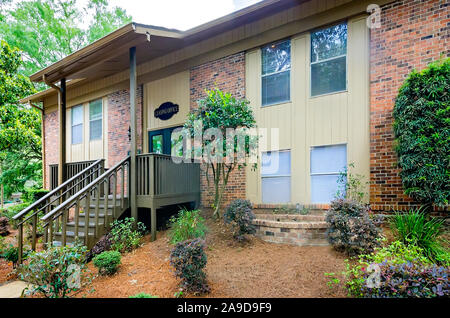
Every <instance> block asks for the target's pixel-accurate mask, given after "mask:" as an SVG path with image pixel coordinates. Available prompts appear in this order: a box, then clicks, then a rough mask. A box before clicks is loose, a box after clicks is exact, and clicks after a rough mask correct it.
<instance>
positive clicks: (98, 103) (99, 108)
mask: <svg viewBox="0 0 450 318" xmlns="http://www.w3.org/2000/svg"><path fill="white" fill-rule="evenodd" d="M102 118H103V104H102V100H101V99H97V100H95V101H92V102H90V103H89V140H99V139H102V134H103V123H102Z"/></svg>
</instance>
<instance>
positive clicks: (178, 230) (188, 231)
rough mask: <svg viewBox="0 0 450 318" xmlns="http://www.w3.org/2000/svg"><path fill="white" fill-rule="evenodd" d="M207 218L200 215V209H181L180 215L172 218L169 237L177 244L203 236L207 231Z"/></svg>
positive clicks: (171, 241)
mask: <svg viewBox="0 0 450 318" xmlns="http://www.w3.org/2000/svg"><path fill="white" fill-rule="evenodd" d="M206 230H207V228H206V225H205V220H204V219H203V218H202V217H201V216H200V211H199V210H193V211H188V210H185V209H183V210H181V211H180V212H179V213H178V216H176V217H172V218H171V219H170V231H169V239H170V243H172V244H176V243H179V242H183V241H186V240H191V239H195V238H203V237H205V233H206Z"/></svg>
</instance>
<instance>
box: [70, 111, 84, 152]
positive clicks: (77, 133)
mask: <svg viewBox="0 0 450 318" xmlns="http://www.w3.org/2000/svg"><path fill="white" fill-rule="evenodd" d="M82 142H83V106H82V105H80V106H75V107H72V145H77V144H81V143H82Z"/></svg>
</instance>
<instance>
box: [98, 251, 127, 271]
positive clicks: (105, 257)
mask: <svg viewBox="0 0 450 318" xmlns="http://www.w3.org/2000/svg"><path fill="white" fill-rule="evenodd" d="M121 259H122V255H121V254H120V252H117V251H106V252H103V253H100V254H99V255H97V256H95V257H94V259H93V260H92V261H93V263H94V266H95V267H97V268H98V273H99V274H100V275H113V274H115V273H116V272H117V270H118V269H119V266H120V261H121Z"/></svg>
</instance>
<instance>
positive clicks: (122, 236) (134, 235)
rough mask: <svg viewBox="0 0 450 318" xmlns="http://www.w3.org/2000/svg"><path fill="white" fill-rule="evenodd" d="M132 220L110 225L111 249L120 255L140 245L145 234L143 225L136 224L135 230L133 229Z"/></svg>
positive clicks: (126, 219) (117, 221)
mask: <svg viewBox="0 0 450 318" xmlns="http://www.w3.org/2000/svg"><path fill="white" fill-rule="evenodd" d="M134 224H135V222H134V218H125V219H124V220H116V221H114V222H113V223H112V224H111V232H110V238H111V242H112V244H111V249H112V250H115V251H119V252H121V253H125V252H130V251H132V250H133V249H135V248H137V247H138V246H139V245H140V244H141V240H142V237H143V235H144V233H145V226H144V224H143V223H141V222H138V223H137V229H134Z"/></svg>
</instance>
